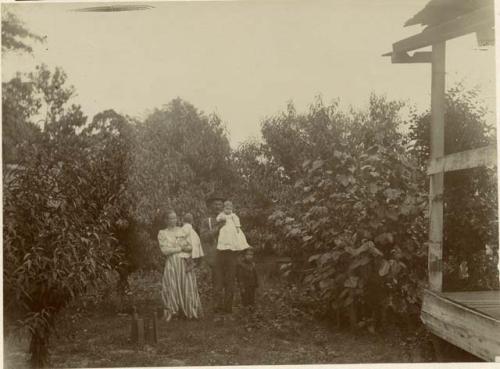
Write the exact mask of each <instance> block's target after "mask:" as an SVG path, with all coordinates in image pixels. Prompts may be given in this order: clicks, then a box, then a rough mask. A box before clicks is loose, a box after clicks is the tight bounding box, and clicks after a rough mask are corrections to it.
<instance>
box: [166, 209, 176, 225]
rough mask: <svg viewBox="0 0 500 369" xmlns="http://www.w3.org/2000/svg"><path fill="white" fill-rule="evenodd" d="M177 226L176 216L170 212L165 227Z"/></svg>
mask: <svg viewBox="0 0 500 369" xmlns="http://www.w3.org/2000/svg"><path fill="white" fill-rule="evenodd" d="M176 225H177V214H175V213H174V212H170V213H169V214H168V215H167V227H169V228H171V227H175V226H176Z"/></svg>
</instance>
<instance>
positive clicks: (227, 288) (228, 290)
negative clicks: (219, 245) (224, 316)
mask: <svg viewBox="0 0 500 369" xmlns="http://www.w3.org/2000/svg"><path fill="white" fill-rule="evenodd" d="M237 263H238V251H233V250H217V254H216V256H215V269H216V280H215V281H216V296H217V309H219V310H223V311H225V312H228V313H230V312H231V311H232V309H233V296H234V290H235V281H236V265H237Z"/></svg>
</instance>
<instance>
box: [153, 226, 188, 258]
mask: <svg viewBox="0 0 500 369" xmlns="http://www.w3.org/2000/svg"><path fill="white" fill-rule="evenodd" d="M158 242H159V244H160V250H161V252H162V253H163V254H165V255H166V256H169V255H172V254H176V253H178V252H181V251H182V250H181V248H180V247H178V246H176V245H175V243H174V244H172V242H170V240H169V238H168V237H167V236H166V235H165V234H163V232H162V231H160V232H159V233H158Z"/></svg>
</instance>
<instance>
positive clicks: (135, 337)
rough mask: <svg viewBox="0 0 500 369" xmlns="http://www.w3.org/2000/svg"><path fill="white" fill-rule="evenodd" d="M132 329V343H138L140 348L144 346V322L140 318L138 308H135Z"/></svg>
mask: <svg viewBox="0 0 500 369" xmlns="http://www.w3.org/2000/svg"><path fill="white" fill-rule="evenodd" d="M131 323H132V327H131V332H130V340H131V341H132V343H137V344H138V345H139V346H142V345H144V320H143V319H141V318H139V314H138V313H137V308H136V307H135V306H134V307H133V313H132V322H131Z"/></svg>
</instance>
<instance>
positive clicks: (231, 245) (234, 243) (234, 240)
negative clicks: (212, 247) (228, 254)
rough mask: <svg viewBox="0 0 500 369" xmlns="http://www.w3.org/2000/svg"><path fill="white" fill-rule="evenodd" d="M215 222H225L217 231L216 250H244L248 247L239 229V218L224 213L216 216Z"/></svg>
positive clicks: (232, 214)
mask: <svg viewBox="0 0 500 369" xmlns="http://www.w3.org/2000/svg"><path fill="white" fill-rule="evenodd" d="M216 219H217V221H220V220H225V221H226V224H225V225H224V226H223V227H222V228H221V229H220V231H219V239H218V242H217V249H218V250H235V251H240V250H245V249H248V248H249V247H250V245H249V244H248V242H247V239H246V237H245V234H244V233H243V231H242V230H241V229H240V218H238V216H237V215H236V214H234V213H231V214H229V215H228V214H226V213H224V212H222V213H220V214H219V215H217V218H216Z"/></svg>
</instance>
